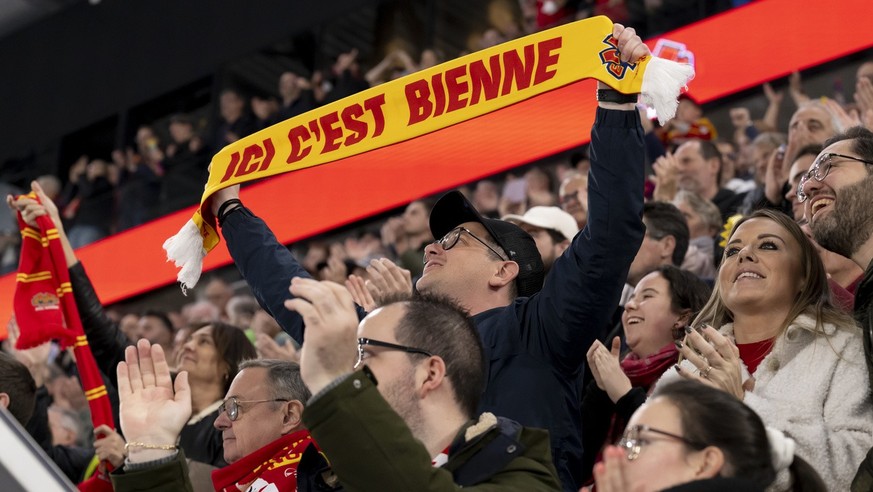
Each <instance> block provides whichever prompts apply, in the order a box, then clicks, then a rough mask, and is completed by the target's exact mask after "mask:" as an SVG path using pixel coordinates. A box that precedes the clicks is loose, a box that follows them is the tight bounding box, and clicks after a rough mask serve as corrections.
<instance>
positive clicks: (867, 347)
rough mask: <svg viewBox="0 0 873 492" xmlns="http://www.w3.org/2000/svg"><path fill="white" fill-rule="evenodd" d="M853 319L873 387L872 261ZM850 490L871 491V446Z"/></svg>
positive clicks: (860, 287)
mask: <svg viewBox="0 0 873 492" xmlns="http://www.w3.org/2000/svg"><path fill="white" fill-rule="evenodd" d="M855 319H856V320H857V321H858V324H859V325H861V330H862V331H863V332H864V354H865V355H866V358H867V371H868V372H869V374H870V386H871V387H873V262H871V263H870V265H868V266H867V271H866V272H864V279H863V280H861V283H860V284H859V285H858V288H857V289H856V290H855ZM852 492H873V448H871V449H870V452H868V453H867V458H865V459H864V461H863V462H862V463H861V467H860V468H858V473H857V474H856V475H855V480H854V481H852Z"/></svg>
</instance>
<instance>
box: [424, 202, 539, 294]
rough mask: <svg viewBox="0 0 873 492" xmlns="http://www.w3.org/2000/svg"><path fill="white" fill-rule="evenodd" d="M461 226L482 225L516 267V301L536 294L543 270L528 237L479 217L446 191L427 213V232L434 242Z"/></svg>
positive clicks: (505, 224) (512, 227)
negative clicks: (430, 234) (464, 224)
mask: <svg viewBox="0 0 873 492" xmlns="http://www.w3.org/2000/svg"><path fill="white" fill-rule="evenodd" d="M464 222H478V223H480V224H482V225H483V226H484V227H485V229H486V230H487V231H488V234H490V235H491V237H492V238H493V239H494V242H496V243H497V244H498V245H499V246H500V247H501V248H502V249H503V251H505V252H506V254H507V255H509V259H510V260H512V261H514V262H516V263H518V276H517V277H516V278H515V285H516V288H517V290H518V295H519V297H530V296H532V295H533V294H536V293H537V292H539V291H540V289H541V288H542V287H543V279H544V278H545V268H544V267H543V259H542V258H541V257H540V252H539V250H538V249H537V245H536V243H535V242H534V240H533V238H532V237H531V236H530V234H528V233H526V232H525V231H524V230H522V229H521V228H520V227H518V226H517V225H515V224H512V223H510V222H505V221H502V220H497V219H489V218H487V217H483V216H482V214H480V213H479V211H478V210H476V208H475V207H473V204H472V203H470V201H469V200H467V198H465V197H464V195H463V194H461V192H459V191H450V192H448V193H446V194H445V195H443V196H442V197H440V199H439V200H438V201H437V202H436V204H435V205H434V206H433V210H431V212H430V232H431V233H432V234H433V237H434V238H436V239H439V238H441V237H443V236H445V235H446V234H448V233H449V231H451V230H452V229H454V228H456V227H458V226H459V225H461V224H463V223H464Z"/></svg>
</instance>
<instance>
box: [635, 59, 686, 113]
mask: <svg viewBox="0 0 873 492" xmlns="http://www.w3.org/2000/svg"><path fill="white" fill-rule="evenodd" d="M692 78H694V68H693V67H692V66H691V65H686V64H683V63H677V62H674V61H672V60H665V59H663V58H658V57H652V60H651V61H650V62H649V64H648V65H647V66H646V71H645V72H644V73H643V86H642V89H641V92H642V96H643V102H644V103H646V104H648V105H649V106H651V107H653V108H655V112H656V113H657V115H658V121H659V122H660V123H661V124H662V125H663V124H664V123H666V122H667V121H668V120H670V119H671V118H673V116H675V115H676V108H677V107H678V106H679V101H678V100H677V98H678V97H679V91H680V90H682V88H683V87H685V84H687V83H688V81H689V80H691V79H692Z"/></svg>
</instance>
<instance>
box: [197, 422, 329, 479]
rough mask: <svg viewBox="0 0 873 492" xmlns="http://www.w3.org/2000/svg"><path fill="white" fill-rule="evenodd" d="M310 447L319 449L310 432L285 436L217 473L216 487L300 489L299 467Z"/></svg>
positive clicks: (303, 431)
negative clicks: (301, 459)
mask: <svg viewBox="0 0 873 492" xmlns="http://www.w3.org/2000/svg"><path fill="white" fill-rule="evenodd" d="M310 445H311V446H315V442H314V441H313V440H312V436H310V435H309V431H306V430H301V431H297V432H294V433H292V434H288V435H285V436H282V437H280V438H279V439H276V440H275V441H273V442H271V443H270V444H267V445H266V446H264V447H262V448H260V449H258V450H257V451H255V452H253V453H251V454H248V455H246V456H243V457H242V458H241V459H240V460H239V461H236V462H234V463H233V464H231V465H228V466H225V467H224V468H219V469H218V470H215V471H213V472H212V485H213V486H215V490H216V491H220V492H240V491H245V490H250V489H252V490H297V465H298V464H299V463H300V458H301V457H302V456H303V452H304V451H306V448H307V447H309V446H310ZM316 449H317V448H316ZM271 486H272V487H271ZM266 487H269V488H266Z"/></svg>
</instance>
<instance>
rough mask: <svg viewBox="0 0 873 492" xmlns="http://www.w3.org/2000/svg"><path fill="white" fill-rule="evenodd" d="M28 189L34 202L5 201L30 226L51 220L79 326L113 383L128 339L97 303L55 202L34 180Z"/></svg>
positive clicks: (98, 365)
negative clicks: (68, 278)
mask: <svg viewBox="0 0 873 492" xmlns="http://www.w3.org/2000/svg"><path fill="white" fill-rule="evenodd" d="M31 189H32V190H33V192H34V193H36V195H37V197H38V198H39V201H38V202H37V201H36V200H32V199H30V198H26V197H22V198H19V199H18V200H14V199H11V197H10V198H7V203H8V204H9V206H10V207H12V208H14V209H16V210H19V211H20V212H21V214H22V217H23V218H24V221H25V222H26V223H27V224H28V225H30V226H31V227H39V226H38V225H37V223H36V218H37V217H40V216H43V215H48V216H49V218H51V220H52V222H54V224H55V227H56V228H57V229H58V236H59V237H60V241H61V245H62V246H63V249H64V259H65V260H66V263H67V268H68V269H69V271H70V283H71V285H72V287H73V297H74V298H75V300H76V308H77V309H78V311H79V318H80V319H81V320H82V328H83V329H84V330H85V335H86V336H87V337H88V344H89V345H90V346H91V351H92V352H93V354H94V359H95V361H96V362H97V367H98V368H99V369H100V371H101V372H102V373H103V374H105V375H106V376H107V377H108V379H109V381H110V382H111V383H112V385H113V386H117V384H116V380H115V367H116V366H117V365H118V363H119V362H121V361H123V360H124V348H125V347H126V346H128V345H130V344H131V341H130V340H128V339H127V337H126V336H125V335H124V333H122V332H121V330H119V329H118V325H117V324H116V323H114V322H112V320H110V319H109V317H108V316H106V312H105V311H104V310H103V305H102V304H100V299H99V298H98V297H97V293H96V292H95V291H94V286H93V284H91V279H89V278H88V274H87V273H85V267H84V266H82V264H81V263H80V262H79V259H78V258H77V257H76V253H75V251H73V247H72V246H71V245H70V241H69V240H68V239H67V235H66V232H65V231H64V227H63V223H62V221H61V217H60V214H59V213H58V208H57V206H55V204H54V202H52V200H51V199H50V198H49V197H48V196H46V194H45V193H44V192H43V189H42V187H41V186H40V185H39V183H37V182H36V181H34V182H32V183H31Z"/></svg>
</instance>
